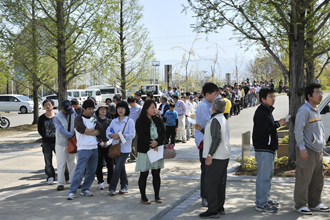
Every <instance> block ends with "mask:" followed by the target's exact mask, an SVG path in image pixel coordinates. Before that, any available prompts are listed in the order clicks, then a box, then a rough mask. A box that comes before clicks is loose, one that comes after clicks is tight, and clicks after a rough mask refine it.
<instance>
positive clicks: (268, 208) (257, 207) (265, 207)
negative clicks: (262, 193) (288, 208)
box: [255, 204, 278, 213]
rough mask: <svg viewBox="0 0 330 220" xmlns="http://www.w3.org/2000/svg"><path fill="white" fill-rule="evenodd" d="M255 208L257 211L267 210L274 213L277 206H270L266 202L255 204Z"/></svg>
mask: <svg viewBox="0 0 330 220" xmlns="http://www.w3.org/2000/svg"><path fill="white" fill-rule="evenodd" d="M255 210H257V211H259V212H268V213H274V212H277V210H278V208H276V207H274V206H271V205H269V204H266V205H264V206H262V207H259V206H256V207H255Z"/></svg>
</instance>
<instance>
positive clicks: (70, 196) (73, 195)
mask: <svg viewBox="0 0 330 220" xmlns="http://www.w3.org/2000/svg"><path fill="white" fill-rule="evenodd" d="M75 197H76V194H74V193H69V195H68V198H67V200H74V198H75Z"/></svg>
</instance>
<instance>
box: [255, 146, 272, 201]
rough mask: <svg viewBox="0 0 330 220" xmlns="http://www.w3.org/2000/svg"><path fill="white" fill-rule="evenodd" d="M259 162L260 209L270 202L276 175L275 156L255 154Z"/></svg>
mask: <svg viewBox="0 0 330 220" xmlns="http://www.w3.org/2000/svg"><path fill="white" fill-rule="evenodd" d="M255 158H256V161H257V181H256V202H255V204H256V205H257V206H258V207H263V206H265V205H266V204H267V203H268V201H269V192H270V187H271V185H272V178H273V175H274V159H275V154H273V153H269V152H255Z"/></svg>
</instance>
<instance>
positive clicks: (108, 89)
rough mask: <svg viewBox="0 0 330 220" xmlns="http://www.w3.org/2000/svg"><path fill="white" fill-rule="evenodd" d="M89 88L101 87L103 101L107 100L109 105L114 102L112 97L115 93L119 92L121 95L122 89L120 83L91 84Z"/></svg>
mask: <svg viewBox="0 0 330 220" xmlns="http://www.w3.org/2000/svg"><path fill="white" fill-rule="evenodd" d="M87 89H99V90H100V91H101V97H102V102H105V103H107V104H108V105H109V104H110V103H111V102H112V99H113V97H114V96H115V95H117V94H120V95H121V91H120V88H119V86H118V85H117V86H110V85H97V86H90V87H88V88H87ZM87 89H86V90H87Z"/></svg>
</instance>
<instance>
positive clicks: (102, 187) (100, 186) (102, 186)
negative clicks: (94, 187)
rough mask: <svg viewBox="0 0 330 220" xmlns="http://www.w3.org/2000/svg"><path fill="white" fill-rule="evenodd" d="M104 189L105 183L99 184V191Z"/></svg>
mask: <svg viewBox="0 0 330 220" xmlns="http://www.w3.org/2000/svg"><path fill="white" fill-rule="evenodd" d="M103 189H104V182H103V183H99V190H103Z"/></svg>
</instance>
